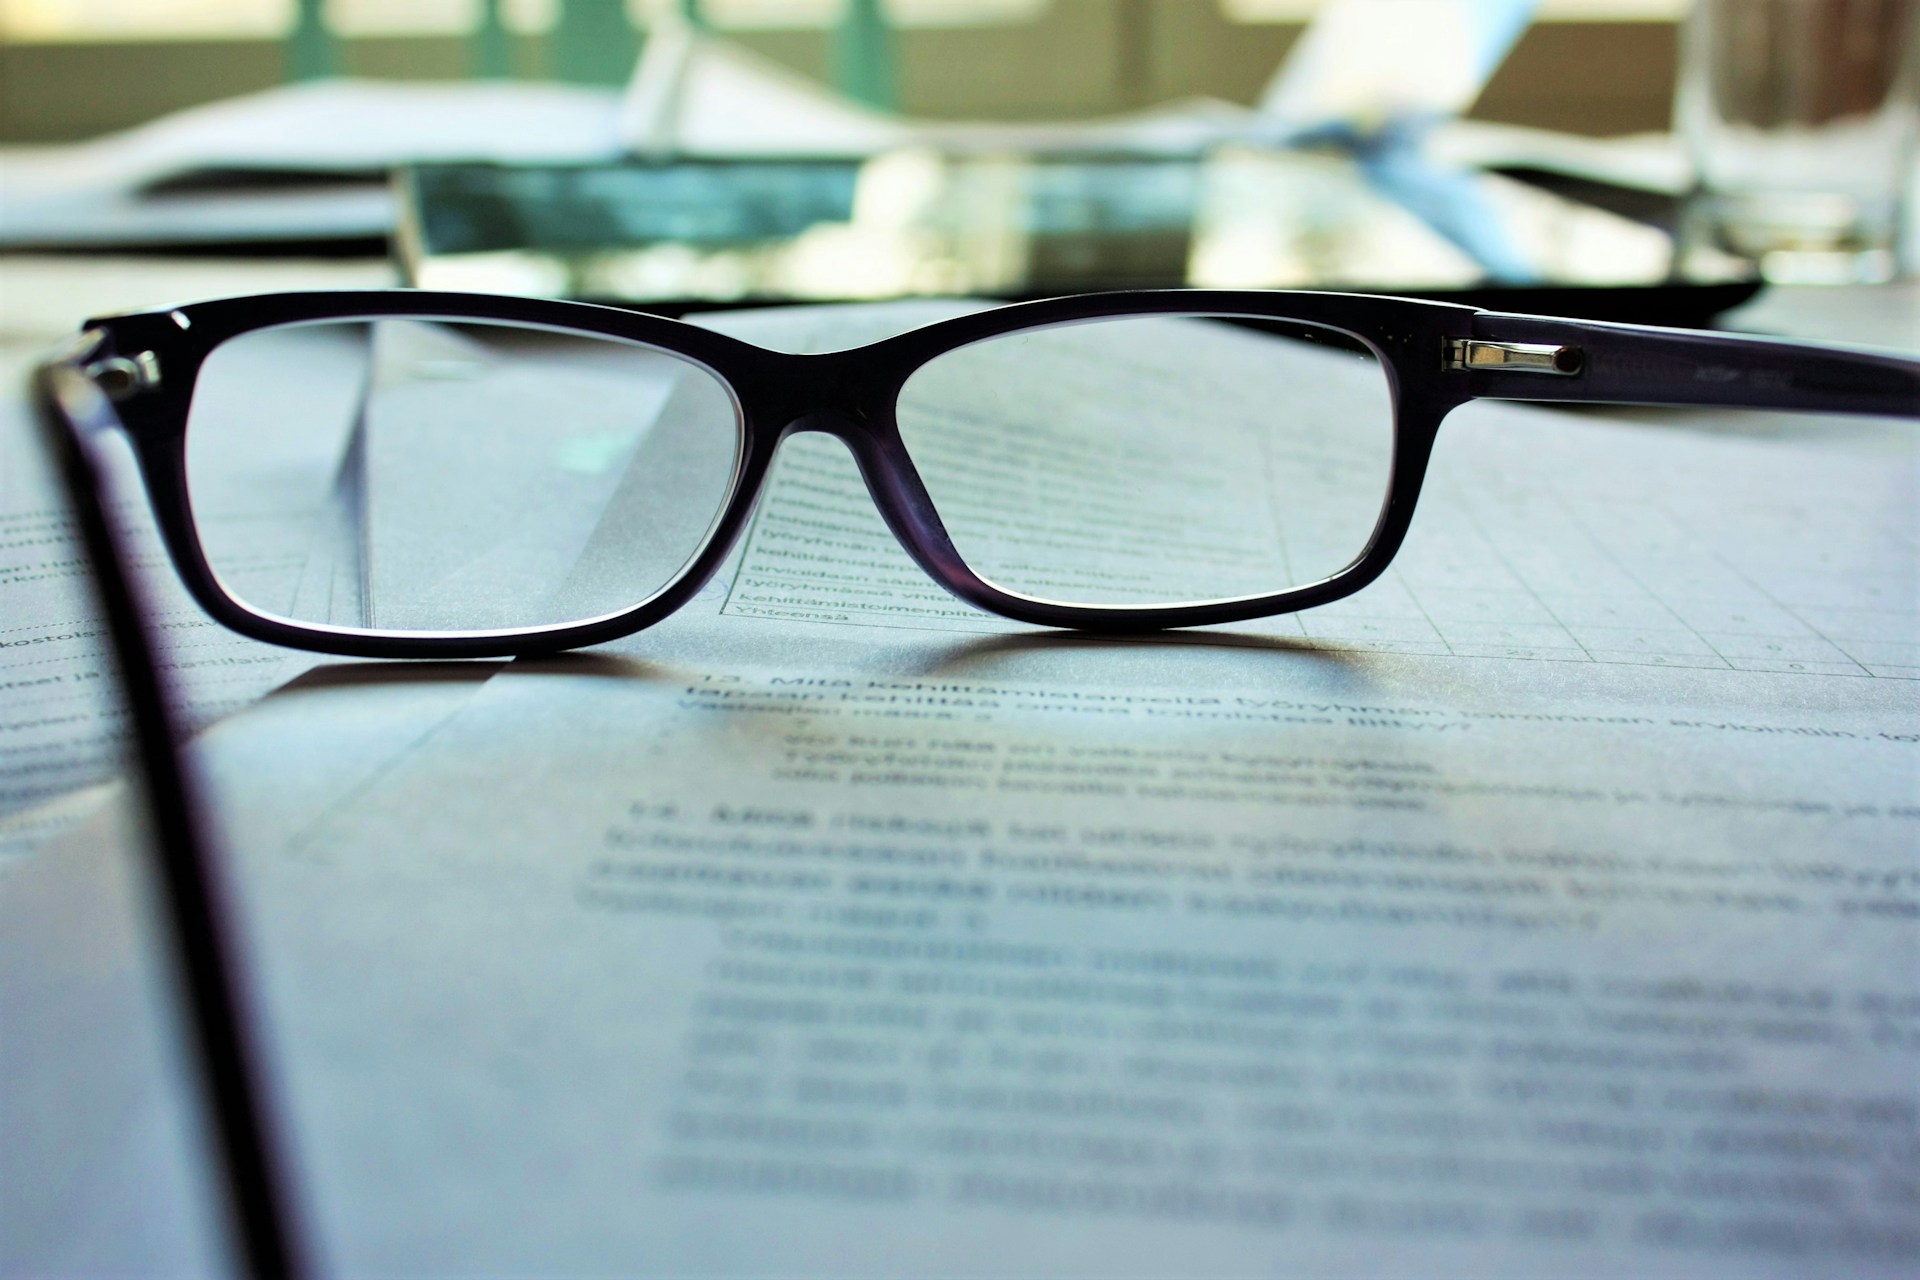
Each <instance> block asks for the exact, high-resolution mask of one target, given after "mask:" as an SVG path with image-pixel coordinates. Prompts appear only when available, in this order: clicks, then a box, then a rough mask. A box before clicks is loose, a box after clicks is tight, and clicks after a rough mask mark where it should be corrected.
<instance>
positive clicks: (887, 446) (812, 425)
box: [780, 409, 998, 609]
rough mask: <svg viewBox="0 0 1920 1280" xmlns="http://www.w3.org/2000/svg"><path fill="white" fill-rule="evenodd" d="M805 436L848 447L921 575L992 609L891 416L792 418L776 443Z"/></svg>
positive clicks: (990, 592)
mask: <svg viewBox="0 0 1920 1280" xmlns="http://www.w3.org/2000/svg"><path fill="white" fill-rule="evenodd" d="M810 431H817V432H820V433H821V434H824V435H830V436H832V437H834V438H835V439H836V440H838V441H840V443H842V444H844V445H845V446H846V447H847V451H848V452H849V453H851V454H852V455H853V461H854V465H855V466H857V467H858V468H859V469H860V478H861V479H862V480H863V481H864V482H865V483H866V486H867V493H868V495H869V496H871V497H872V499H873V505H874V506H875V507H877V508H878V509H879V512H880V518H881V519H882V520H883V521H885V522H886V526H887V528H888V529H889V530H890V531H891V532H892V533H893V536H894V538H895V540H897V541H898V542H899V543H900V545H901V547H902V548H904V549H905V551H906V553H907V554H908V555H909V556H910V557H912V559H913V562H914V563H915V564H917V565H919V566H920V569H921V571H922V572H923V573H925V574H926V575H927V576H928V577H930V578H932V579H933V580H934V581H935V582H937V583H939V584H940V585H941V586H943V587H945V588H946V589H947V590H948V591H951V592H952V593H953V594H954V595H956V596H958V597H960V598H961V599H962V600H965V601H966V602H967V603H969V604H972V605H976V606H979V607H981V608H987V609H991V608H994V607H996V606H995V604H994V603H993V602H995V601H997V600H998V593H997V592H996V591H994V589H993V588H992V587H989V586H988V585H987V584H986V583H985V582H983V581H981V580H980V578H979V576H978V575H976V574H975V573H974V572H973V570H971V569H969V568H968V567H967V564H966V561H965V560H963V559H962V558H961V556H960V552H959V551H958V549H956V548H955V547H954V545H953V539H952V537H951V536H950V535H949V534H948V533H947V527H946V525H945V523H943V522H942V521H941V519H940V513H939V512H938V511H936V510H935V509H934V505H933V498H932V496H931V495H930V494H929V493H928V492H927V488H926V485H924V484H923V483H922V482H921V480H920V472H919V470H918V469H917V468H916V467H915V466H914V465H913V459H912V457H911V456H909V455H908V453H907V449H906V446H905V445H904V444H903V443H901V440H900V433H899V431H898V430H896V429H894V427H893V424H892V420H891V418H890V417H888V418H884V419H883V418H879V417H876V416H873V415H872V414H871V412H861V411H855V410H849V409H819V410H814V411H813V412H810V413H804V414H801V415H800V416H798V417H795V418H793V419H791V420H790V421H789V422H788V423H787V424H786V426H785V427H783V428H782V429H781V431H780V441H781V442H784V441H785V440H786V439H787V438H788V437H789V436H795V435H800V434H803V433H805V432H810Z"/></svg>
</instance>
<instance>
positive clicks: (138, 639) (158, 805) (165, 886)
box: [29, 333, 310, 1278]
mask: <svg viewBox="0 0 1920 1280" xmlns="http://www.w3.org/2000/svg"><path fill="white" fill-rule="evenodd" d="M100 340H101V335H100V334H98V333H89V334H86V335H83V336H82V338H81V339H80V340H79V342H78V343H77V344H76V345H75V346H74V347H73V348H72V349H71V350H70V351H69V352H67V353H65V354H64V355H63V356H62V357H60V358H56V359H54V360H50V361H48V362H47V363H45V364H43V365H41V366H40V367H39V368H38V369H36V370H35V371H34V374H33V379H32V384H31V386H30V388H29V391H30V395H31V399H32V406H33V411H34V417H35V419H36V423H37V425H38V427H39V428H40V432H41V437H42V439H43V440H44V442H45V444H46V447H47V450H48V453H49V454H50V455H51V456H52V458H53V459H54V461H55V464H56V466H57V468H58V470H59V475H60V479H61V481H62V482H63V484H64V486H65V489H66V497H67V501H68V504H69V509H70V510H71V513H72V515H73V518H74V522H75V525H76V526H77V529H78V532H79V534H80V539H81V543H82V545H83V547H84V549H85V551H86V555H87V559H88V562H89V567H90V568H91V570H92V573H91V579H92V582H93V588H94V595H95V599H96V601H97V603H98V605H99V607H100V610H101V613H102V615H103V620H104V621H105V622H106V624H107V632H108V635H109V637H110V640H111V643H112V647H113V655H114V661H115V664H116V666H117V668H118V671H119V675H120V685H121V689H122V692H123V693H124V695H125V698H126V702H127V712H128V716H129V720H130V723H131V726H132V730H133V739H134V742H133V745H134V747H135V749H136V752H137V755H136V759H135V761H134V765H135V768H134V774H135V777H136V779H137V783H138V786H139V790H140V792H141V793H142V798H143V799H144V801H145V806H146V809H147V816H148V818H149V820H150V821H151V823H152V836H151V840H150V841H149V844H150V847H151V850H152V852H153V855H154V870H155V872H156V873H157V876H156V878H157V880H158V889H159V893H160V899H161V902H160V905H161V910H162V913H163V916H164V919H165V922H166V929H167V934H168V935H169V937H170V940H171V942H172V943H173V952H174V960H175V969H176V974H177V977H178V980H179V982H180V985H181V988H182V995H183V997H184V1002H185V1006H186V1013H187V1027H186V1031H187V1033H188V1037H189V1041H190V1043H191V1044H192V1045H193V1048H194V1049H195V1051H196V1055H197V1057H198V1059H199V1066H200V1072H199V1077H200V1081H201V1085H202V1089H203V1092H204V1103H205V1107H206V1113H207V1116H208V1119H209V1122H210V1125H211V1128H212V1131H213V1135H214V1141H215V1145H216V1151H215V1153H214V1154H215V1157H216V1160H217V1161H218V1164H219V1167H220V1172H221V1174H222V1175H223V1181H224V1183H225V1190H226V1192H227V1195H226V1204H227V1209H228V1214H229V1219H230V1223H231V1227H232V1231H233V1239H234V1242H235V1253H236V1256H235V1261H236V1262H237V1263H238V1264H239V1266H240V1268H241V1270H242V1272H243V1273H244V1274H247V1275H251V1276H262V1277H267V1276H273V1277H294V1278H297V1277H301V1276H305V1275H307V1274H308V1273H309V1270H310V1269H309V1268H308V1267H307V1266H306V1265H305V1263H306V1255H305V1253H304V1251H303V1250H301V1249H300V1248H299V1243H300V1241H299V1239H298V1237H297V1235H296V1234H295V1228H294V1217H293V1208H292V1206H293V1200H292V1196H291V1194H290V1179H289V1177H288V1175H287V1169H288V1168H289V1166H288V1165H287V1163H286V1161H285V1160H284V1159H282V1158H281V1157H280V1155H279V1153H278V1152H277V1151H276V1150H275V1147H276V1142H275V1136H276V1135H275V1130H274V1128H273V1126H272V1125H271V1124H270V1122H269V1118H268V1115H267V1110H266V1101H265V1100H266V1096H267V1095H266V1091H265V1089H264V1087H263V1082H264V1079H265V1074H264V1069H263V1065H262V1062H263V1055H262V1053H261V1052H260V1046H259V1045H258V1043H257V1042H256V1040H255V1038H254V1037H253V1035H252V1034H251V1029H250V1028H251V1024H250V1021H249V1019H248V1017H247V1013H248V1005H247V1002H246V1000H245V998H244V995H245V992H244V988H245V983H244V982H243V981H242V975H241V973H240V970H239V967H238V965H237V963H236V956H237V955H238V953H239V949H238V946H237V945H236V936H235V935H236V930H235V929H234V927H233V924H232V921H233V919H234V915H233V911H232V908H231V906H230V905H229V903H230V899H229V897H228V894H227V891H226V886H225V884H224V883H223V882H222V880H221V877H220V875H219V869H218V867H217V865H216V864H215V862H214V861H213V859H212V857H211V855H210V852H209V849H210V846H209V845H208V843H207V841H206V839H205V837H204V834H203V832H202V829H201V825H200V821H199V812H200V810H199V809H198V808H197V807H196V804H195V798H194V795H193V790H192V780H191V778H190V777H189V776H188V775H187V773H186V771H185V770H184V768H183V767H182V764H181V759H180V755H179V752H178V749H177V748H176V746H175V745H174V744H175V743H176V742H178V741H179V739H178V738H177V737H176V736H175V732H174V726H173V713H172V710H171V704H170V703H169V701H168V699H167V691H166V687H165V685H164V682H163V681H162V678H161V675H160V670H159V667H158V666H157V665H156V664H155V662H154V655H153V645H152V642H151V640H150V638H149V637H150V633H149V630H148V627H147V623H146V611H145V609H144V607H143V605H142V602H141V600H140V595H139V591H138V588H137V586H136V584H135V583H134V581H133V579H132V576H131V575H130V574H129V573H128V572H127V564H128V560H127V557H126V553H125V551H124V550H123V549H122V547H121V545H120V539H119V535H118V533H117V532H116V531H115V529H114V527H113V525H112V524H111V523H110V522H109V521H108V519H107V516H106V502H105V490H104V486H103V483H102V479H101V470H100V467H99V465H98V463H97V462H96V461H95V458H94V453H93V450H94V449H95V447H96V445H95V443H94V442H95V439H96V438H97V437H98V436H99V435H100V433H101V431H102V430H103V429H104V428H106V427H108V426H111V425H115V424H114V415H113V413H112V410H111V409H110V408H109V407H108V404H107V400H106V397H105V396H104V395H102V394H101V393H100V391H99V389H98V388H97V387H96V386H95V385H94V383H93V381H92V378H91V376H90V373H89V370H88V368H87V367H86V365H85V363H84V362H85V361H86V360H87V358H88V357H89V355H91V354H92V353H93V352H95V351H97V350H98V348H99V346H100Z"/></svg>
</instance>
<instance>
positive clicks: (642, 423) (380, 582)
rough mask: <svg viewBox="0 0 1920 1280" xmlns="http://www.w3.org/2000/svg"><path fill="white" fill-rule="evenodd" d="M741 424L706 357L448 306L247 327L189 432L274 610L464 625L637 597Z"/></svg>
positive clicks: (348, 621)
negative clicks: (425, 312)
mask: <svg viewBox="0 0 1920 1280" xmlns="http://www.w3.org/2000/svg"><path fill="white" fill-rule="evenodd" d="M740 445H741V431H740V425H739V415H738V411H737V409H736V407H735V404H734V400H733V397H732V395H731V393H730V392H729V391H728V389H727V387H726V386H725V385H724V384H722V383H721V382H720V381H719V380H718V379H716V378H715V377H714V376H713V375H712V374H711V373H709V372H708V371H707V370H706V369H704V368H702V367H700V366H698V365H695V364H692V363H690V362H689V361H687V360H684V359H681V358H679V357H677V356H674V355H672V354H670V353H667V352H663V351H659V350H656V349H653V348H650V347H645V346H640V345H637V344H633V343H626V342H620V341H616V340H613V339H607V338H600V337H595V336H591V335H582V334H575V333H557V332H552V331H548V330H540V329H531V328H525V327H519V326H509V325H497V324H487V323H476V322H471V321H452V320H435V319H414V318H401V319H381V320H353V321H340V322H329V323H318V324H305V325H296V326H287V327H282V328H276V329H267V330H261V331H257V332H252V333H247V334H243V335H240V336H239V337H236V338H234V339H232V340H230V341H228V342H226V343H224V344H223V345H221V346H220V347H218V348H216V349H215V350H214V351H213V352H212V354H211V355H210V356H209V357H208V358H207V361H206V363H205V365H204V366H203V368H202V371H201V374H200V377H199V381H198V382H197V384H196V386H195V390H194V398H193V404H192V408H191V410H190V412H189V416H188V422H187V489H188V496H189V500H190V502H191V504H192V507H193V509H194V512H195V523H196V527H197V530H198V532H199V535H200V538H201V542H202V545H203V547H204V548H205V550H206V554H207V557H208V560H209V562H210V563H211V566H212V568H213V570H214V572H215V574H216V576H218V578H219V579H220V581H221V584H222V585H223V586H224V587H225V588H226V589H227V590H228V592H229V593H231V594H232V595H233V596H234V598H235V599H237V600H239V601H241V602H242V603H244V604H246V605H247V606H249V607H250V608H252V609H254V610H256V611H258V612H261V613H264V614H267V615H269V616H271V617H276V618H282V619H286V620H289V621H294V622H301V623H319V624H326V625H331V626H337V627H345V628H351V629H355V630H369V631H387V632H393V631H399V632H410V631H411V632H448V631H452V632H467V631H489V630H499V629H517V628H529V627H541V626H548V625H553V624H559V623H570V622H581V621H585V620H588V619H592V618H597V617H603V616H605V615H607V614H611V613H617V612H620V611H623V610H625V609H629V608H632V607H633V606H634V605H636V604H638V603H640V602H642V601H644V600H646V599H647V598H649V597H650V596H652V595H654V594H655V593H657V592H658V591H659V590H660V589H661V588H663V587H665V586H666V585H668V584H669V583H670V582H672V581H673V580H674V578H675V577H676V576H678V574H679V573H680V571H681V570H682V569H683V568H684V567H685V566H686V564H687V562H688V561H689V560H690V559H692V557H693V556H694V555H695V554H696V553H697V552H698V551H699V550H700V548H701V547H702V546H703V545H704V544H705V542H706V541H707V538H708V536H709V534H710V532H711V530H712V527H713V524H714V521H715V519H716V517H717V516H718V514H719V512H720V509H721V507H722V506H723V505H724V503H725V501H726V498H727V494H728V492H729V490H730V489H731V487H732V484H733V480H734V473H735V468H736V465H737V459H738V455H739V452H740Z"/></svg>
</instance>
